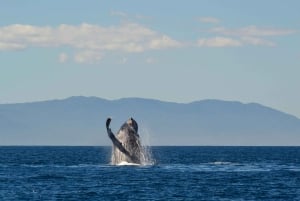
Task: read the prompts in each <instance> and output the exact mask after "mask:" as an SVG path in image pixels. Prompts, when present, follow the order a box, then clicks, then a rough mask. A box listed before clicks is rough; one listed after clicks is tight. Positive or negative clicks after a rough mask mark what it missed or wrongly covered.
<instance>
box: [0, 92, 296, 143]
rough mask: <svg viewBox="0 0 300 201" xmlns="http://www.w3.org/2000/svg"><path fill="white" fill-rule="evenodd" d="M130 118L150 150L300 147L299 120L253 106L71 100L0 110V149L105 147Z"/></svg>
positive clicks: (217, 102) (5, 106)
mask: <svg viewBox="0 0 300 201" xmlns="http://www.w3.org/2000/svg"><path fill="white" fill-rule="evenodd" d="M107 117H112V119H113V121H112V124H111V127H112V129H113V131H114V132H117V130H118V129H119V127H120V126H121V124H122V123H123V122H125V121H126V120H127V119H128V118H129V117H133V118H134V119H136V121H137V122H138V123H139V132H140V135H141V136H142V139H143V141H144V142H147V144H150V145H300V119H298V118H296V117H294V116H292V115H289V114H286V113H283V112H280V111H277V110H274V109H272V108H269V107H265V106H263V105H260V104H257V103H249V104H243V103H240V102H231V101H220V100H202V101H196V102H192V103H188V104H181V103H172V102H163V101H158V100H151V99H141V98H124V99H119V100H105V99H101V98H96V97H71V98H68V99H65V100H51V101H43V102H33V103H19V104H1V105H0V145H96V146H97V145H110V144H111V142H110V141H109V139H108V137H107V134H106V130H105V120H106V118H107Z"/></svg>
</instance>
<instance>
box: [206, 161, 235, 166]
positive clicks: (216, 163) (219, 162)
mask: <svg viewBox="0 0 300 201" xmlns="http://www.w3.org/2000/svg"><path fill="white" fill-rule="evenodd" d="M209 164H212V165H232V164H234V163H232V162H227V161H215V162H212V163H209Z"/></svg>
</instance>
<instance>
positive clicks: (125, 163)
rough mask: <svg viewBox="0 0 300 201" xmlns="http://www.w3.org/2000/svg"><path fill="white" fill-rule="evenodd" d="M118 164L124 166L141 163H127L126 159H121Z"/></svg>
mask: <svg viewBox="0 0 300 201" xmlns="http://www.w3.org/2000/svg"><path fill="white" fill-rule="evenodd" d="M117 165H118V166H125V165H135V166H136V165H141V164H138V163H128V162H127V161H121V162H120V163H118V164H117Z"/></svg>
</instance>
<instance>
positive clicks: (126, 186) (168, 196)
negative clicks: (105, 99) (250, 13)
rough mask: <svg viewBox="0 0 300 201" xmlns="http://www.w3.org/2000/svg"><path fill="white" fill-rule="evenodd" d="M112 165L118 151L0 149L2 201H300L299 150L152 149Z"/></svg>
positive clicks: (56, 148) (273, 148)
mask: <svg viewBox="0 0 300 201" xmlns="http://www.w3.org/2000/svg"><path fill="white" fill-rule="evenodd" d="M150 151H151V155H152V157H151V162H152V163H153V164H151V163H149V164H148V165H143V166H128V165H124V166H113V165H110V164H109V162H110V157H111V147H47V146H45V147H36V146H33V147H22V146H20V147H13V146H7V147H0V200H3V201H6V200H14V201H16V200H30V201H32V200H43V201H47V200H49V201H50V200H51V201H52V200H53V201H54V200H82V201H83V200H84V201H85V200H93V201H94V200H205V201H209V200H220V201H221V200H230V201H231V200H238V201H242V200H268V201H270V200H284V201H288V200H300V147H210V146H208V147H205V146H204V147H203V146H199V147H198V146H191V147H172V146H170V147H169V146H165V147H150Z"/></svg>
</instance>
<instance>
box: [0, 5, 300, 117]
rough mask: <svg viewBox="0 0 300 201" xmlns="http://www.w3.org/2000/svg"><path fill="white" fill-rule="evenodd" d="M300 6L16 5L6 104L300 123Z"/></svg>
mask: <svg viewBox="0 0 300 201" xmlns="http://www.w3.org/2000/svg"><path fill="white" fill-rule="evenodd" d="M299 8H300V1H299V0H286V1H282V0H251V1H240V0H226V1H220V0H218V1H217V0H207V1H202V0H189V1H174V0H172V1H171V0H170V1H169V0H165V1H161V0H160V1H158V0H151V1H141V0H126V1H116V0H111V1H100V0H89V1H86V0H81V1H79V0H72V1H52V0H42V1H33V0H26V1H20V0H9V1H1V6H0V19H1V20H0V103H15V102H28V101H38V100H48V99H62V98H66V97H69V96H77V95H84V96H97V97H102V98H107V99H118V98H123V97H142V98H153V99H159V100H164V101H174V102H191V101H196V100H202V99H222V100H235V101H241V102H244V103H248V102H257V103H261V104H263V105H266V106H270V107H273V108H275V109H278V110H281V111H284V112H287V113H290V114H293V115H295V116H297V117H300V92H299V87H300V37H299V36H300V12H299Z"/></svg>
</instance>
